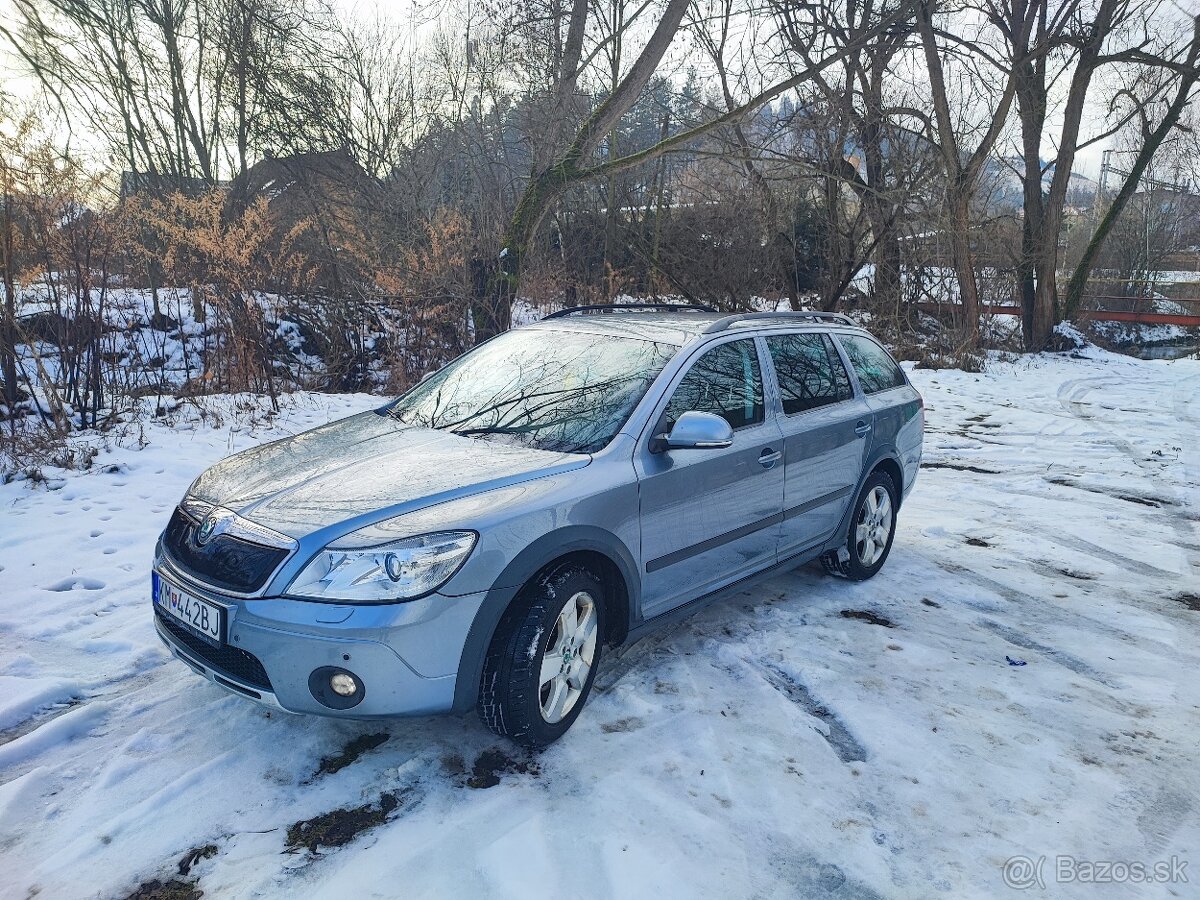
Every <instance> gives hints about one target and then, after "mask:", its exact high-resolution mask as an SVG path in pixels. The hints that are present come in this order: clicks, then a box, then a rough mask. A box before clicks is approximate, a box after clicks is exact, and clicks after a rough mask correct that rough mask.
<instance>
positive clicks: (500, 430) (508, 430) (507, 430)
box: [450, 425, 533, 435]
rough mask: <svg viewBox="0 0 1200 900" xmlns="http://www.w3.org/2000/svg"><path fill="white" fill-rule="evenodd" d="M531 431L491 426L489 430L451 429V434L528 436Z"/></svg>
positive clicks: (529, 429)
mask: <svg viewBox="0 0 1200 900" xmlns="http://www.w3.org/2000/svg"><path fill="white" fill-rule="evenodd" d="M531 431H533V429H532V428H529V427H525V428H504V427H502V426H499V425H497V426H493V427H491V428H451V429H450V432H451V433H452V434H461V435H474V434H528V433H529V432H531Z"/></svg>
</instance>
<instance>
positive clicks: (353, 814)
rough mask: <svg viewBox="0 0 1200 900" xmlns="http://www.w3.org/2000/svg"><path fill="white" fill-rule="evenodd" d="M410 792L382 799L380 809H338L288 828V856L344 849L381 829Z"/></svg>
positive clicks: (380, 797) (387, 795)
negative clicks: (289, 854)
mask: <svg viewBox="0 0 1200 900" xmlns="http://www.w3.org/2000/svg"><path fill="white" fill-rule="evenodd" d="M408 794H409V791H407V790H405V791H400V792H388V793H385V794H380V795H379V803H378V805H376V804H374V803H368V804H367V805H365V806H356V807H352V808H347V809H335V810H333V811H332V812H327V813H322V814H321V815H319V816H314V817H313V818H311V819H303V820H301V821H299V822H296V823H295V824H293V825H291V826H289V827H288V830H287V841H286V843H285V848H286V850H287V851H288V852H295V851H296V850H300V849H306V850H308V851H309V852H311V853H316V852H317V850H318V849H319V848H323V847H341V846H344V845H345V844H348V843H350V842H351V841H352V840H354V839H355V838H356V837H358V836H359V835H360V834H362V833H363V832H364V831H370V830H371V829H372V828H378V827H379V826H380V825H383V824H384V823H385V822H387V821H388V819H390V818H391V817H392V813H393V812H395V811H396V810H397V809H400V808H401V807H402V806H403V805H404V800H405V798H406V797H407V796H408Z"/></svg>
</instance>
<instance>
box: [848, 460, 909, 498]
mask: <svg viewBox="0 0 1200 900" xmlns="http://www.w3.org/2000/svg"><path fill="white" fill-rule="evenodd" d="M873 472H886V473H887V476H888V477H889V478H891V479H892V487H894V488H895V489H896V493H895V496H894V499H895V501H896V509H899V508H900V504H901V502H902V501H903V500H904V470H903V469H901V468H900V463H899V462H898V461H897V460H896V459H895V458H894V457H892V456H885V457H883V459H880V460H878V461H877V462H876V463H875V465H874V466H872V467H871V469H870V471H869V472H867V475H866V477H865V478H863V481H864V482H866V480H867V478H870V477H871V474H872V473H873ZM861 489H862V487H861V485H860V487H859V490H861Z"/></svg>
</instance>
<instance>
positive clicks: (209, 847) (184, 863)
mask: <svg viewBox="0 0 1200 900" xmlns="http://www.w3.org/2000/svg"><path fill="white" fill-rule="evenodd" d="M216 855H217V845H216V844H205V845H204V846H203V847H193V848H192V849H191V850H189V851H188V852H187V853H185V854H183V859H181V860H179V874H180V875H186V874H187V873H188V872H190V871H192V867H193V866H194V865H196V863H198V862H200V861H201V860H204V859H209V858H210V857H213V856H216Z"/></svg>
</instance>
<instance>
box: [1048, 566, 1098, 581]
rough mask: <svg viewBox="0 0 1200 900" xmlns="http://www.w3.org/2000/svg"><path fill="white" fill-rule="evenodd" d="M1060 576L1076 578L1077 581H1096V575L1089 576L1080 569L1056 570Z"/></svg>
mask: <svg viewBox="0 0 1200 900" xmlns="http://www.w3.org/2000/svg"><path fill="white" fill-rule="evenodd" d="M1056 571H1057V572H1058V574H1060V575H1066V576H1067V577H1068V578H1074V579H1075V580H1076V581H1095V580H1096V576H1095V575H1089V574H1088V573H1087V572H1080V571H1079V570H1078V569H1068V568H1065V567H1064V568H1059V569H1056Z"/></svg>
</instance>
